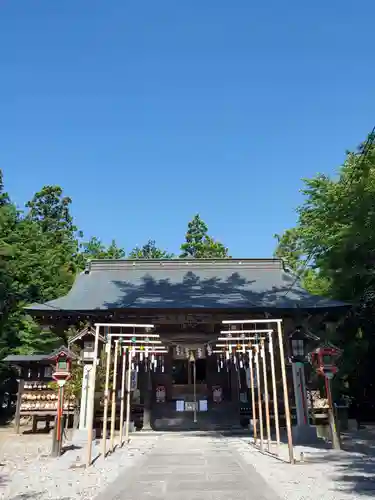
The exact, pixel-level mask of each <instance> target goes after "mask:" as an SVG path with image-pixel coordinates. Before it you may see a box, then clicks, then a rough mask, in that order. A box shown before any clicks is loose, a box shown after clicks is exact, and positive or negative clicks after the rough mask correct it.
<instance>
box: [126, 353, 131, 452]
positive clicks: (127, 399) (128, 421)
mask: <svg viewBox="0 0 375 500" xmlns="http://www.w3.org/2000/svg"><path fill="white" fill-rule="evenodd" d="M128 349H129V350H128V373H127V375H128V376H127V381H126V390H127V393H126V422H125V442H126V443H128V442H129V423H130V389H131V382H132V351H131V348H130V347H129V348H128Z"/></svg>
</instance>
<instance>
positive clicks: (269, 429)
mask: <svg viewBox="0 0 375 500" xmlns="http://www.w3.org/2000/svg"><path fill="white" fill-rule="evenodd" d="M260 346H261V347H260V357H261V359H262V361H263V381H264V401H265V406H266V428H267V450H268V452H270V451H271V425H270V405H269V399H268V380H267V358H266V350H265V347H264V340H263V339H262V340H261V344H260Z"/></svg>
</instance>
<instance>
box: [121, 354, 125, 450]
mask: <svg viewBox="0 0 375 500" xmlns="http://www.w3.org/2000/svg"><path fill="white" fill-rule="evenodd" d="M121 352H122V370H121V406H120V446H122V445H123V439H122V437H123V436H122V434H123V430H124V407H125V373H126V351H125V348H124V347H122V348H121Z"/></svg>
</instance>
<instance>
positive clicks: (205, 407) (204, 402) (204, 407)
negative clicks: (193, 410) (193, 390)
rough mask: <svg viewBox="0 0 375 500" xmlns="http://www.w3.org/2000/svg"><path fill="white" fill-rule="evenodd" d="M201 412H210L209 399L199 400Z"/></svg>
mask: <svg viewBox="0 0 375 500" xmlns="http://www.w3.org/2000/svg"><path fill="white" fill-rule="evenodd" d="M199 411H208V405H207V399H200V400H199Z"/></svg>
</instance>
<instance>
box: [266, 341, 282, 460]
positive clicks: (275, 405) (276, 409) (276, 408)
mask: <svg viewBox="0 0 375 500" xmlns="http://www.w3.org/2000/svg"><path fill="white" fill-rule="evenodd" d="M268 348H269V353H270V359H271V374H272V392H273V413H274V420H275V429H276V443H277V449H278V450H279V447H280V424H279V404H278V402H277V389H276V373H275V356H274V352H273V339H272V332H269V333H268Z"/></svg>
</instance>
